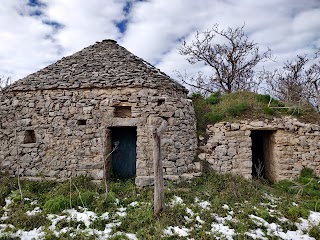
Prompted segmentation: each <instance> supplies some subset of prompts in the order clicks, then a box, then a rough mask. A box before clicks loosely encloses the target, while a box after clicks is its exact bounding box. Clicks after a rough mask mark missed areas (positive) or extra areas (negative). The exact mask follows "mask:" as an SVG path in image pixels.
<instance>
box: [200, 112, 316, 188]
mask: <svg viewBox="0 0 320 240" xmlns="http://www.w3.org/2000/svg"><path fill="white" fill-rule="evenodd" d="M207 134H208V140H207V142H206V144H205V145H204V146H202V147H201V149H202V151H203V152H202V153H201V154H200V155H199V158H200V159H202V160H205V161H207V162H208V164H209V166H210V167H211V168H212V169H214V170H215V171H217V172H219V173H234V174H239V175H243V176H244V177H245V178H251V177H264V178H266V179H268V180H270V181H272V182H276V181H280V180H283V179H294V178H296V177H297V176H299V174H300V171H301V169H302V168H304V167H308V168H311V169H313V170H314V172H315V173H316V174H317V175H318V176H320V126H318V125H314V124H307V123H301V122H299V121H297V120H295V119H292V118H289V117H287V118H284V119H274V120H273V121H269V120H264V121H240V122H238V123H229V122H221V123H217V124H215V125H213V126H212V125H211V126H208V127H207Z"/></svg>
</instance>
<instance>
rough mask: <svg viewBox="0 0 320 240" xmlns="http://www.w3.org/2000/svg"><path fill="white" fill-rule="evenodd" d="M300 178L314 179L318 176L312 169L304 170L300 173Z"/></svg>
mask: <svg viewBox="0 0 320 240" xmlns="http://www.w3.org/2000/svg"><path fill="white" fill-rule="evenodd" d="M300 177H304V178H314V177H316V175H315V174H314V172H313V169H310V168H303V169H302V170H301V172H300Z"/></svg>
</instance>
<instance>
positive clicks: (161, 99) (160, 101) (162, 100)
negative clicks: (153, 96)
mask: <svg viewBox="0 0 320 240" xmlns="http://www.w3.org/2000/svg"><path fill="white" fill-rule="evenodd" d="M165 102H166V100H165V99H163V98H160V99H158V106H161V105H162V104H164V103H165Z"/></svg>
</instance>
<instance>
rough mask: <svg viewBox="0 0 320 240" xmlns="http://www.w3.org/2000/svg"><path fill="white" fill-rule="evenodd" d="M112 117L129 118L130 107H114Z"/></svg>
mask: <svg viewBox="0 0 320 240" xmlns="http://www.w3.org/2000/svg"><path fill="white" fill-rule="evenodd" d="M114 116H115V117H118V118H130V117H131V106H116V107H115V110H114Z"/></svg>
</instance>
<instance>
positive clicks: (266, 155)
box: [251, 130, 277, 182]
mask: <svg viewBox="0 0 320 240" xmlns="http://www.w3.org/2000/svg"><path fill="white" fill-rule="evenodd" d="M275 132H276V131H274V130H252V131H251V140H252V147H251V150H252V177H255V178H264V179H267V180H270V181H272V182H273V181H275V180H276V178H277V176H276V166H275V165H276V164H275V160H274V133H275Z"/></svg>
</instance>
